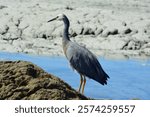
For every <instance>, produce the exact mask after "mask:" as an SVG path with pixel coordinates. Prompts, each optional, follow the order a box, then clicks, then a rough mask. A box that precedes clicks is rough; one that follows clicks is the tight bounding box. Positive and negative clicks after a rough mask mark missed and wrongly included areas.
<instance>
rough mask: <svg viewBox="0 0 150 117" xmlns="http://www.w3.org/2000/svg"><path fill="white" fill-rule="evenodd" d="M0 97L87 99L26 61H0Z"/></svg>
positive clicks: (15, 98) (14, 98) (6, 98)
mask: <svg viewBox="0 0 150 117" xmlns="http://www.w3.org/2000/svg"><path fill="white" fill-rule="evenodd" d="M0 92H1V93H0V99H1V100H2V99H3V100H4V99H5V100H10V99H11V100H17V99H23V100H38V99H47V100H58V99H59V100H65V99H88V98H86V97H85V96H83V95H81V94H80V93H78V92H76V91H75V90H74V89H72V88H71V86H69V85H68V84H67V83H65V82H64V81H62V80H61V79H59V78H57V77H55V76H53V75H52V74H48V73H46V72H45V71H44V70H42V69H41V68H39V67H38V66H36V65H34V64H32V63H30V62H26V61H0Z"/></svg>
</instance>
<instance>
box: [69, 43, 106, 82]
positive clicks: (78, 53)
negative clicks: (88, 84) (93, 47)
mask: <svg viewBox="0 0 150 117" xmlns="http://www.w3.org/2000/svg"><path fill="white" fill-rule="evenodd" d="M66 55H67V58H68V60H69V62H70V64H71V66H72V67H73V68H74V69H75V70H76V71H77V72H79V73H81V74H83V75H85V76H87V77H89V78H92V79H94V80H96V81H98V82H99V83H101V84H103V85H104V84H107V78H108V77H109V76H108V75H107V74H106V73H105V72H104V70H103V69H102V67H101V65H100V63H99V62H98V60H97V58H96V56H95V55H94V54H92V53H91V52H90V51H89V50H88V49H86V48H85V47H82V46H80V45H78V44H77V43H73V42H71V43H70V44H69V46H68V49H67V51H66Z"/></svg>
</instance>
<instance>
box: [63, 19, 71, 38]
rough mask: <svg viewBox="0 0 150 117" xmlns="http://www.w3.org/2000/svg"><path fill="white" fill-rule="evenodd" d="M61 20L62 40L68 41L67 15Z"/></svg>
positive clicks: (68, 24)
mask: <svg viewBox="0 0 150 117" xmlns="http://www.w3.org/2000/svg"><path fill="white" fill-rule="evenodd" d="M63 21H64V30H63V41H70V39H69V32H68V30H69V26H70V23H69V20H68V18H67V17H65V19H64V20H63Z"/></svg>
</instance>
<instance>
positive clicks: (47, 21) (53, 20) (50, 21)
mask: <svg viewBox="0 0 150 117" xmlns="http://www.w3.org/2000/svg"><path fill="white" fill-rule="evenodd" d="M57 18H58V16H57V17H55V18H53V19H51V20H49V21H47V22H51V21H54V20H56V19H57Z"/></svg>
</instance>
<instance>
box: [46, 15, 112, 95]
mask: <svg viewBox="0 0 150 117" xmlns="http://www.w3.org/2000/svg"><path fill="white" fill-rule="evenodd" d="M54 20H59V21H63V22H64V30H63V36H62V46H63V51H64V54H65V56H66V58H67V60H68V61H69V63H70V66H71V67H72V68H73V69H74V70H76V71H77V72H78V73H79V74H80V85H79V89H78V92H80V93H82V94H83V93H84V87H85V84H86V77H88V78H90V79H93V80H95V81H97V82H98V83H100V84H102V85H106V84H107V80H108V78H109V76H108V75H107V73H106V72H105V71H104V70H103V68H102V66H101V65H100V63H99V61H98V59H97V57H96V56H95V55H94V54H93V53H92V52H91V51H89V50H88V49H87V48H86V47H84V46H81V45H79V44H78V43H76V42H73V41H71V40H70V38H69V26H70V22H69V19H68V18H67V16H66V15H65V14H59V15H57V16H56V17H54V18H52V19H51V20H49V21H48V22H51V21H54Z"/></svg>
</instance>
